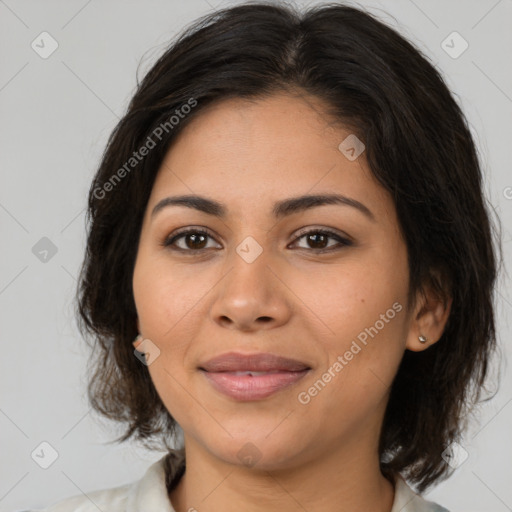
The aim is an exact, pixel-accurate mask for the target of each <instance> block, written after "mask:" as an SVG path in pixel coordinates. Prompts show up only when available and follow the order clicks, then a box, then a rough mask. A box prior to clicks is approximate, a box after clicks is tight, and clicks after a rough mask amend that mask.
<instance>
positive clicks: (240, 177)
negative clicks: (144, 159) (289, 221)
mask: <svg viewBox="0 0 512 512" xmlns="http://www.w3.org/2000/svg"><path fill="white" fill-rule="evenodd" d="M347 137H354V134H352V133H351V131H350V130H349V129H347V128H344V127H343V126H341V125H340V124H336V125H335V124H333V123H332V120H330V119H327V116H326V114H325V109H324V105H323V104H322V103H321V102H320V101H319V100H318V99H316V98H312V97H310V96H301V97H299V96H292V95H288V94H276V95H273V96H269V97H266V98H261V99H257V100H250V101H249V100H245V99H240V98H231V99H228V100H223V101H222V102H219V103H217V104H215V105H212V106H208V107H206V108H205V109H204V110H202V111H199V112H198V115H197V117H196V118H194V119H193V120H191V122H190V123H189V124H188V125H187V126H186V127H185V128H184V130H183V131H182V132H181V133H180V134H179V136H178V137H177V139H176V140H175V141H173V144H172V145H171V148H170V150H169V151H168V153H167V155H166V157H165V158H164V160H163V162H162V165H161V168H160V170H159V172H158V175H157V178H156V180H155V184H154V187H153V192H152V196H151V198H150V204H149V205H148V206H152V205H153V206H154V204H156V203H157V202H158V201H160V200H161V199H162V198H163V197H165V196H166V195H171V194H197V195H207V196H208V197H211V198H215V199H218V200H221V201H222V202H223V203H226V204H227V205H228V208H229V210H231V209H232V210H233V211H235V212H236V211H237V210H241V209H243V208H245V209H247V208H248V207H249V206H250V207H252V208H259V207H263V205H264V204H266V203H267V202H268V203H269V204H270V203H272V204H273V203H274V202H275V201H277V200H279V199H283V198H285V197H292V196H299V195H304V194H314V193H339V194H343V195H345V196H350V197H354V198H355V199H358V200H360V201H361V202H366V203H368V202H369V203H371V204H373V205H375V203H379V204H377V205H376V208H375V209H376V210H377V214H378V215H384V214H386V215H387V214H389V213H390V211H389V210H390V208H391V209H392V208H393V204H392V202H391V199H390V197H389V195H388V194H387V193H386V191H385V190H384V189H383V188H382V187H381V186H380V184H379V183H378V182H377V181H376V180H375V178H374V177H373V175H372V174H371V172H370V171H369V168H368V166H367V164H366V160H365V158H364V152H363V153H362V154H361V155H360V156H359V157H358V158H357V159H355V160H350V159H348V158H347V157H346V156H345V154H344V153H343V152H342V151H340V149H339V145H340V143H342V142H343V141H345V140H346V139H347ZM349 140H350V139H349ZM230 205H231V206H230ZM231 207H232V208H231ZM379 209H380V211H379Z"/></svg>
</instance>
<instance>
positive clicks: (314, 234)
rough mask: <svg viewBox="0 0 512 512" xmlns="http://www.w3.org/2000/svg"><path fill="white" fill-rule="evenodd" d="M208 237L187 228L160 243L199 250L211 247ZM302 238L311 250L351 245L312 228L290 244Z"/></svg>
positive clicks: (336, 236) (334, 235)
mask: <svg viewBox="0 0 512 512" xmlns="http://www.w3.org/2000/svg"><path fill="white" fill-rule="evenodd" d="M208 238H211V239H212V240H213V237H212V236H211V235H210V233H208V232H207V231H204V230H202V229H189V230H187V231H182V232H180V233H177V234H175V235H173V236H170V237H168V238H167V239H165V240H164V242H163V243H162V245H163V246H164V247H169V248H171V249H173V250H178V251H183V252H200V251H203V250H206V249H211V248H212V247H207V243H208ZM302 239H305V240H306V243H307V244H309V245H310V247H299V248H300V249H311V250H312V251H313V252H328V251H333V250H337V249H340V248H342V247H344V246H349V245H352V242H351V241H350V240H349V239H348V238H344V237H342V236H340V235H338V234H337V233H334V232H332V231H326V230H320V229H314V230H310V231H306V232H303V233H301V234H300V235H299V236H298V237H297V238H295V240H294V241H293V242H292V245H293V244H296V243H297V241H300V240H302ZM329 240H331V241H335V242H337V244H334V246H333V245H332V244H331V245H329ZM178 241H182V242H184V246H183V245H181V246H180V245H179V244H177V242H178ZM311 245H313V246H311Z"/></svg>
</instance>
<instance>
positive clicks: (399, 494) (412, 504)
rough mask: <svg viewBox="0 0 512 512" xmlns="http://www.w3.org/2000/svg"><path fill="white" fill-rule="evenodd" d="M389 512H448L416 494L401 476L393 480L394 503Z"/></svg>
mask: <svg viewBox="0 0 512 512" xmlns="http://www.w3.org/2000/svg"><path fill="white" fill-rule="evenodd" d="M391 512H449V510H447V509H446V508H444V507H441V505H438V504H437V503H434V502H433V501H427V500H426V499H425V498H423V497H422V496H420V495H419V494H416V493H415V492H414V491H413V490H412V489H411V487H409V485H408V484H407V482H406V481H405V480H404V479H403V478H402V476H400V475H398V476H397V477H396V478H395V501H394V502H393V508H392V509H391Z"/></svg>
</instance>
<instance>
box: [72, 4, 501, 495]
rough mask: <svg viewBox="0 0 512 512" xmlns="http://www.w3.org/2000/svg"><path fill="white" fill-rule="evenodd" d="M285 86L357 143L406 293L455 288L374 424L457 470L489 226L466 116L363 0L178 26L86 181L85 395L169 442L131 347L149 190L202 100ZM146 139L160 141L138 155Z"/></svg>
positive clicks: (478, 368) (419, 457)
mask: <svg viewBox="0 0 512 512" xmlns="http://www.w3.org/2000/svg"><path fill="white" fill-rule="evenodd" d="M282 91H284V92H289V93H297V92H299V93H300V94H303V95H304V96H311V97H315V98H318V99H320V100H322V103H323V104H325V108H326V112H325V114H326V119H332V120H333V122H339V123H341V124H342V125H344V126H347V127H350V128H351V129H352V131H353V133H355V134H356V135H357V136H358V137H359V138H360V139H361V140H362V141H363V142H364V144H365V146H366V152H365V156H366V159H367V162H368V165H369V167H370V169H371V172H372V173H373V175H374V176H375V178H376V179H377V180H378V181H379V183H380V184H381V185H382V186H383V187H384V188H385V189H386V190H388V191H389V193H390V194H391V196H392V198H393V200H394V203H395V206H396V211H397V215H398V219H399V223H400V228H401V230H402V233H403V235H404V238H405V240H406V245H407V250H408V258H409V271H410V294H409V299H410V301H409V305H411V304H413V302H414V296H415V294H416V292H417V291H418V290H422V289H423V287H424V286H425V285H430V286H433V287H434V289H435V290H436V291H437V292H438V293H439V294H440V296H442V297H444V298H445V299H446V298H448V297H452V298H453V304H452V310H451V314H450V316H449V319H448V323H447V325H446V329H445V331H444V333H443V336H442V338H441V339H440V340H439V341H438V342H437V343H435V344H434V345H433V346H431V347H429V348H428V349H427V350H425V351H422V352H411V351H407V350H406V351H405V354H404V356H403V360H402V362H401V365H400V367H399V370H398V373H397V375H396V377H395V379H394V382H393V384H392V388H391V391H390V399H389V403H388V406H387V410H386V414H385V418H384V423H383V426H382V432H381V438H380V456H381V469H382V471H383V472H384V473H388V472H389V473H391V472H400V473H402V475H403V476H404V477H405V478H408V479H409V480H410V481H411V482H413V483H416V484H418V485H417V487H418V489H419V490H420V492H422V491H423V490H424V489H426V488H427V487H428V486H430V485H431V484H432V483H433V482H435V481H436V480H438V479H440V478H441V477H445V476H446V474H447V472H448V471H449V466H448V465H447V463H446V462H445V460H444V458H443V456H442V453H443V451H444V450H445V448H446V447H447V446H448V445H449V444H450V443H451V442H452V441H454V440H457V439H458V438H459V436H460V434H461V431H462V429H463V423H464V420H465V418H466V417H467V414H468V412H469V410H470V406H471V404H473V403H476V402H477V401H478V400H479V399H480V398H481V389H482V387H484V382H485V379H486V375H487V373H488V365H489V361H490V356H491V354H492V352H493V350H494V349H495V348H496V338H495V318H494V307H493V290H494V283H495V279H496V275H497V269H498V263H497V258H496V253H495V248H494V245H493V235H494V234H495V231H494V230H493V225H492V224H491V221H490V216H489V211H488V209H487V206H486V204H485V198H484V197H483V193H482V173H481V169H480V165H479V161H478V157H477V153H476V149H475V144H474V142H473V139H472V136H471V133H470V131H469V129H468V124H467V121H466V119H465V117H464V115H463V113H462V112H461V109H460V107H459V106H458V104H457V102H456V101H455V100H454V98H453V97H452V95H451V93H450V91H449V90H448V88H447V86H446V85H445V83H444V82H443V79H442V77H441V76H440V74H439V72H438V71H437V70H436V69H435V68H434V67H433V65H432V64H430V63H429V61H428V59H427V58H426V57H425V56H423V55H422V54H421V52H420V51H419V50H418V49H416V48H415V47H414V46H413V45H412V44H411V43H409V42H408V41H406V40H405V39H404V38H403V37H401V36H400V35H399V34H398V33H397V32H396V31H395V30H393V29H391V28H390V27H388V26H387V25H386V24H384V23H383V22H381V21H379V20H378V19H376V18H375V17H374V16H372V15H370V14H368V13H366V12H364V11H363V10H360V9H357V8H353V7H349V6H344V5H340V4H323V5H316V6H314V7H313V8H310V9H309V10H308V11H307V12H305V13H300V12H299V11H298V10H296V8H295V7H293V6H289V5H286V4H284V3H283V2H280V3H279V5H274V4H269V3H251V2H249V3H246V4H243V5H238V6H235V7H232V8H228V9H224V10H219V11H216V12H214V13H213V14H209V15H207V16H204V17H203V18H201V19H200V20H198V21H197V22H196V23H194V24H193V25H191V26H190V27H189V28H188V29H187V30H185V31H184V32H183V33H182V34H181V35H180V37H179V38H177V40H176V41H174V43H173V44H172V45H171V46H170V47H169V48H168V49H167V50H166V51H165V52H164V53H163V55H162V56H161V57H160V58H159V59H158V61H157V62H156V63H155V64H154V65H153V66H152V68H151V69H150V70H149V72H148V73H147V74H146V76H145V77H144V79H143V80H142V82H141V83H139V84H138V86H137V90H136V92H135V94H134V96H133V98H132V100H131V102H130V104H129V106H128V109H127V112H126V114H125V115H124V117H123V118H122V119H121V120H120V121H119V123H118V125H117V126H116V127H115V129H114V131H113V133H112V134H111V136H110V138H109V141H108V144H107V147H106V149H105V152H104V154H103V157H102V161H101V164H100V166H99V169H98V171H97V173H96V176H95V177H94V181H93V183H92V186H91V189H90V193H89V202H88V222H89V227H88V238H87V250H86V256H85V260H84V263H83V267H82V273H81V277H80V283H79V289H78V309H79V320H80V321H79V324H80V328H81V330H82V332H83V334H84V336H85V337H86V339H87V337H88V336H87V335H92V336H90V338H91V339H92V349H93V350H92V357H91V360H90V364H91V368H90V370H91V376H90V382H89V387H88V393H89V399H90V402H91V405H92V406H93V408H94V409H95V410H96V411H98V412H100V413H101V414H103V415H105V416H106V417H108V418H110V419H112V420H115V421H118V422H120V423H121V424H123V425H124V427H125V432H124V434H123V435H122V436H121V437H120V438H119V439H117V440H116V442H122V441H125V440H127V439H129V438H130V437H132V436H133V437H134V438H135V439H138V440H139V441H141V442H142V443H143V444H144V445H145V446H146V447H149V448H153V447H154V444H153V441H154V440H157V441H159V442H162V443H163V444H164V446H165V448H166V449H169V448H170V445H169V444H168V443H169V441H171V439H172V438H173V436H174V435H175V434H176V433H177V432H178V430H177V429H176V422H175V420H174V419H173V418H172V417H171V415H170V414H169V412H168V411H167V410H166V408H165V406H164V405H163V403H162V401H161V399H160V398H159V396H158V394H157V392H156V390H155V387H154V385H153V383H152V381H151V378H150V375H149V373H148V371H147V367H145V366H144V365H143V364H141V362H140V361H139V360H138V359H137V358H136V357H134V353H133V346H132V341H133V339H134V337H135V336H136V334H137V327H136V309H135V303H134V298H133V291H132V276H133V269H134V262H135V257H136V253H137V246H138V240H139V236H140V230H141V223H142V218H143V214H144V211H145V208H146V205H147V201H148V198H149V195H150V192H151V189H152V186H153V183H154V179H155V176H156V173H157V171H158V170H159V167H160V164H161V162H162V160H163V158H164V156H165V154H166V153H167V151H168V150H169V148H170V146H171V144H172V142H173V140H175V139H176V136H177V135H178V134H179V133H180V132H181V130H182V129H183V128H184V127H185V126H186V125H187V124H188V123H189V122H190V121H191V120H192V119H194V118H196V117H197V116H198V115H200V113H201V111H202V110H203V109H204V108H205V107H207V106H208V105H213V104H214V102H217V101H221V100H224V99H227V98H233V97H238V98H245V99H252V100H258V99H261V98H264V97H265V96H268V95H271V94H273V93H275V92H282ZM185 105H189V106H191V105H194V106H193V108H192V107H191V108H188V107H187V108H185V107H184V106H185ZM171 116H174V117H175V119H174V120H173V121H170V120H171V119H172V118H171ZM162 127H165V129H163V128H162ZM156 134H159V137H157V136H156ZM149 139H151V140H152V141H153V142H156V144H155V145H154V147H152V148H151V149H150V150H149V151H148V152H146V154H145V156H144V157H141V158H138V157H137V160H136V161H135V160H130V159H133V158H135V157H134V151H135V152H138V151H139V149H140V148H141V147H143V146H148V145H149V143H148V141H149ZM139 156H140V155H139ZM128 162H129V164H128V165H127V163H128ZM121 169H124V172H123V171H121Z"/></svg>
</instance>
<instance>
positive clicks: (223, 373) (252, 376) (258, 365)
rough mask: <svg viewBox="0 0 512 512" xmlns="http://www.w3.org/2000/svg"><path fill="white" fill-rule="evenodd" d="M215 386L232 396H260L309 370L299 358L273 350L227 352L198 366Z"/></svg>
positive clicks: (293, 380) (274, 390)
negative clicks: (250, 352) (276, 352)
mask: <svg viewBox="0 0 512 512" xmlns="http://www.w3.org/2000/svg"><path fill="white" fill-rule="evenodd" d="M198 369H199V370H200V371H201V372H202V373H203V375H204V376H205V378H206V379H207V381H208V382H209V383H210V384H211V385H212V387H213V388H214V389H216V390H217V391H219V392H220V393H222V394H224V395H226V396H229V397H230V398H233V399H235V400H241V401H251V400H261V399H263V398H266V397H268V396H270V395H273V394H274V393H276V392H278V391H281V390H283V389H285V388H288V387H290V386H292V385H294V384H296V383H297V382H298V381H299V380H301V379H302V378H303V377H304V376H305V375H307V374H308V373H309V372H310V371H311V367H310V366H309V365H308V364H306V363H303V362H301V361H297V360H295V359H289V358H285V357H281V356H276V355H274V354H268V353H264V354H248V355H246V354H238V353H234V352H231V353H228V354H223V355H221V356H218V357H216V358H213V359H210V360H209V361H207V362H206V363H204V364H202V365H201V366H199V367H198Z"/></svg>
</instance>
